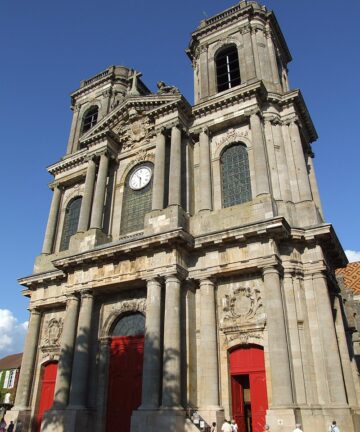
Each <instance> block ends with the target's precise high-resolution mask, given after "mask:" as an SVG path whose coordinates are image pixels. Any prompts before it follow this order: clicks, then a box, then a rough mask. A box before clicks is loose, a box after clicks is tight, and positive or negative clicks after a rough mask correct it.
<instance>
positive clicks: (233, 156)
mask: <svg viewBox="0 0 360 432" xmlns="http://www.w3.org/2000/svg"><path fill="white" fill-rule="evenodd" d="M221 177H222V179H221V180H222V181H221V183H222V199H223V207H231V206H233V205H236V204H241V203H244V202H247V201H251V182H250V170H249V159H248V154H247V149H246V146H245V145H244V144H239V143H237V144H233V145H231V146H230V147H227V148H226V150H225V151H224V152H223V153H222V155H221Z"/></svg>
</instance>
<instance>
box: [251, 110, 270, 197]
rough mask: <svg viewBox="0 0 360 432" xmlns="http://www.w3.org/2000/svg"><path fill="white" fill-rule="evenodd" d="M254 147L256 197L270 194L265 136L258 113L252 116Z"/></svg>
mask: <svg viewBox="0 0 360 432" xmlns="http://www.w3.org/2000/svg"><path fill="white" fill-rule="evenodd" d="M250 127H251V135H252V145H253V149H254V165H255V182H256V196H259V195H263V194H268V193H269V192H270V186H269V176H268V167H267V158H266V153H265V143H264V135H263V131H262V126H261V121H260V117H259V115H258V113H252V114H251V115H250Z"/></svg>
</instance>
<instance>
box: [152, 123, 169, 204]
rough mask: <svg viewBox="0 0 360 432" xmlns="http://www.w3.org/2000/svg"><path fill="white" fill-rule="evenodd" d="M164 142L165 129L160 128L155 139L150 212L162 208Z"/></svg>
mask: <svg viewBox="0 0 360 432" xmlns="http://www.w3.org/2000/svg"><path fill="white" fill-rule="evenodd" d="M165 140H166V138H165V129H164V128H162V129H161V130H160V131H159V132H158V135H157V138H156V151H155V166H154V183H153V196H152V210H162V209H163V208H164V186H165V145H166V144H165Z"/></svg>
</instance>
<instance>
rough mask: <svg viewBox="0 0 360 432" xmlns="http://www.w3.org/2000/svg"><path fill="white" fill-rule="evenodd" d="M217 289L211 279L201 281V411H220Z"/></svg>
mask: <svg viewBox="0 0 360 432" xmlns="http://www.w3.org/2000/svg"><path fill="white" fill-rule="evenodd" d="M215 309H216V304H215V287H214V283H213V282H212V281H211V280H210V279H203V280H201V281H200V373H201V390H200V395H201V406H200V408H201V409H205V410H206V409H209V408H217V409H219V370H218V369H219V368H218V353H217V329H216V312H215Z"/></svg>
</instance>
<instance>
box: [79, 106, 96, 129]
mask: <svg viewBox="0 0 360 432" xmlns="http://www.w3.org/2000/svg"><path fill="white" fill-rule="evenodd" d="M98 113H99V108H98V107H97V106H96V105H94V106H92V107H90V108H89V109H88V110H87V111H86V112H85V114H84V118H83V124H82V129H81V133H85V132H87V131H88V130H90V129H91V128H92V127H93V126H95V125H96V123H97V118H98Z"/></svg>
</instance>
